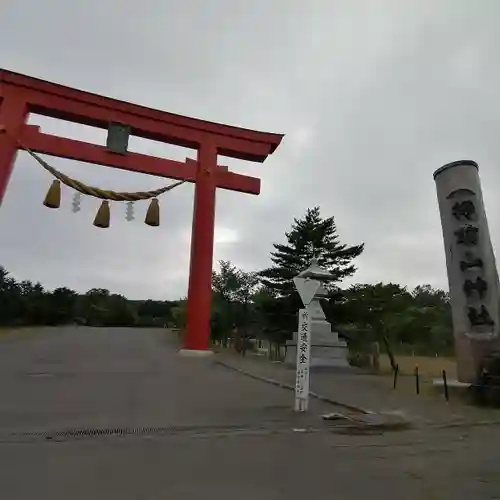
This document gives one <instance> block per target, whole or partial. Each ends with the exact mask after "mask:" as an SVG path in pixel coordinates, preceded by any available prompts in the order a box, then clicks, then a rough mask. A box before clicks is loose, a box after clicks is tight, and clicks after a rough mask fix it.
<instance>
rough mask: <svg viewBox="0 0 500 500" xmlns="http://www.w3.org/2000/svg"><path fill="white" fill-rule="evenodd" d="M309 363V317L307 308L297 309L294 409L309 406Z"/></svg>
mask: <svg viewBox="0 0 500 500" xmlns="http://www.w3.org/2000/svg"><path fill="white" fill-rule="evenodd" d="M310 364H311V319H310V316H309V311H308V310H307V309H300V311H299V328H298V330H297V373H296V378H295V411H300V412H303V411H307V409H308V406H309V371H310Z"/></svg>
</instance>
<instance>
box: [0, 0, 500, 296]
mask: <svg viewBox="0 0 500 500" xmlns="http://www.w3.org/2000/svg"><path fill="white" fill-rule="evenodd" d="M499 14H500V5H499V4H498V2H496V1H495V0H482V1H481V2H480V3H479V4H478V5H476V4H473V3H471V2H468V1H466V0H442V1H441V2H435V1H433V0H418V1H417V0H414V1H410V0H408V1H407V2H401V1H400V0H391V1H382V0H379V1H378V2H370V1H368V0H365V1H363V0H356V1H348V0H339V1H333V0H311V1H310V2H289V1H288V0H254V1H252V2H248V1H242V0H241V1H239V0H218V1H217V2H206V1H202V0H199V1H196V0H170V1H169V2H160V1H153V0H144V1H143V2H140V3H138V2H133V1H131V0H121V1H120V2H118V1H117V0H115V1H112V0H108V1H107V2H102V1H99V2H98V1H97V0H88V1H87V2H80V3H78V2H77V3H74V2H73V3H72V2H64V1H62V0H51V1H45V2H43V3H42V2H34V1H29V0H24V1H19V2H7V6H6V7H5V6H4V7H3V10H2V16H1V17H0V42H1V43H0V60H1V61H2V63H1V65H2V66H3V67H5V68H8V69H11V70H13V71H18V72H22V73H26V74H30V75H33V76H37V77H41V78H46V79H49V80H52V81H57V82H60V83H63V84H66V85H70V86H75V87H79V88H84V89H86V90H90V91H93V92H98V93H102V94H106V95H111V96H113V97H117V98H120V99H126V100H130V101H133V102H137V103H140V104H145V105H148V106H153V107H156V108H160V109H165V110H168V111H171V112H175V113H181V114H186V115H190V116H196V117H200V118H204V119H208V120H213V121H221V122H227V123H231V124H234V125H242V126H245V127H248V128H256V129H260V130H265V131H271V132H282V133H285V134H287V136H286V138H285V140H284V141H283V145H282V146H281V147H280V148H279V149H278V150H277V152H276V153H275V154H274V155H273V156H272V157H270V158H269V160H268V161H266V162H265V163H264V164H262V165H260V164H257V165H254V164H250V163H247V162H242V161H235V160H231V159H224V158H222V159H221V161H220V162H221V163H223V164H227V165H228V166H229V167H230V168H231V169H232V170H234V171H238V172H242V173H247V174H250V175H258V176H261V177H262V194H261V195H260V196H258V197H255V196H251V195H243V194H239V193H229V192H222V191H221V192H220V193H218V199H217V241H218V243H217V245H216V249H215V258H216V259H222V258H223V259H231V260H232V261H234V262H235V263H236V264H237V265H240V266H243V267H245V268H246V269H257V268H260V267H263V266H265V265H267V264H268V258H269V252H270V251H271V249H272V243H273V242H275V241H278V240H280V239H281V238H282V237H283V233H284V231H285V230H287V229H288V228H289V226H290V223H291V221H292V219H293V217H296V216H300V215H301V214H302V213H303V212H304V211H305V209H306V208H307V207H309V206H312V205H320V206H321V208H322V211H323V213H324V215H331V214H333V215H335V216H336V220H337V225H338V229H339V232H340V236H341V239H342V240H343V241H344V242H346V243H359V242H361V241H364V242H365V243H366V251H365V253H364V255H362V256H361V257H360V258H359V259H358V261H359V262H358V266H359V271H358V273H357V274H356V276H355V277H354V278H353V279H352V280H351V282H352V281H361V282H365V281H379V280H383V281H389V280H390V281H394V282H399V283H402V284H408V285H410V286H414V285H416V284H418V283H422V282H429V283H432V284H435V285H437V286H442V287H446V286H447V285H446V274H445V264H444V251H443V248H442V240H441V230H440V226H439V216H438V211H437V202H436V200H435V192H434V185H433V181H432V172H433V171H434V169H436V168H437V167H439V166H440V165H441V164H443V163H446V162H448V161H453V160H456V159H461V158H471V159H475V160H476V161H478V162H479V164H480V166H481V173H482V180H483V187H484V196H485V201H486V205H487V211H488V214H489V219H490V227H491V233H492V237H493V239H494V244H495V246H496V243H497V242H499V241H500V232H498V231H496V229H495V228H496V227H497V226H498V224H499V223H500V216H499V215H497V214H499V212H500V210H499V209H500V202H499V201H497V200H498V197H497V196H495V194H496V193H497V192H498V190H499V188H500V176H499V175H498V173H497V168H496V166H497V162H498V157H499V156H500V151H499V149H500V146H498V136H499V133H500V125H499V124H498V123H499V122H498V115H499V111H500V98H499V97H498V90H497V89H498V87H499V84H500V70H499V68H498V64H496V57H495V56H496V52H497V51H496V49H497V47H498V46H499V45H500V27H498V22H497V20H498V16H499ZM31 121H32V122H33V123H37V124H40V125H42V127H43V130H44V131H46V132H49V133H50V132H51V133H57V134H60V135H68V136H71V137H76V138H80V139H83V140H89V141H96V142H101V143H102V142H103V141H104V133H103V132H102V131H94V130H91V129H90V130H89V129H85V128H84V127H80V126H73V125H68V124H64V123H61V122H57V121H55V120H45V119H42V118H40V117H32V120H31ZM132 149H133V150H136V151H141V152H147V153H151V154H157V155H165V156H169V157H171V158H174V159H184V158H185V157H186V156H188V155H190V156H193V154H194V153H193V152H192V151H189V150H186V149H183V148H176V147H173V146H167V145H161V144H156V143H152V142H149V141H141V140H134V141H133V143H132ZM50 161H51V162H52V163H53V164H54V165H55V166H57V167H58V168H61V169H62V170H63V171H64V172H66V173H68V174H70V175H73V176H76V177H77V178H79V179H81V180H83V181H85V182H88V183H90V184H95V185H99V186H102V187H109V188H114V189H119V190H125V189H149V188H155V187H159V186H161V185H162V184H163V183H164V182H165V181H164V180H162V179H157V178H154V177H147V176H140V175H137V174H132V173H126V172H120V171H113V170H112V169H107V168H101V167H96V166H90V165H84V164H80V163H77V162H70V161H67V160H57V159H51V160H50ZM49 182H50V177H49V176H48V175H47V174H46V173H44V172H43V171H42V170H41V169H40V168H39V167H38V166H37V165H36V163H34V161H33V160H32V159H30V158H29V157H27V156H26V155H25V154H20V155H19V157H18V160H17V163H16V168H15V170H14V173H13V176H12V181H11V184H10V186H9V190H8V193H7V197H6V199H5V201H4V203H3V205H2V209H1V210H0V228H1V229H2V231H3V233H2V234H3V235H4V236H3V238H2V246H1V249H0V262H1V263H2V264H3V265H5V266H6V267H7V268H8V269H10V270H12V272H13V273H15V274H16V276H18V277H19V278H30V279H35V280H40V281H42V282H43V283H44V284H46V285H47V286H48V287H54V286H57V285H60V284H67V285H69V286H72V287H74V288H76V289H78V290H85V289H88V288H90V287H95V286H99V287H105V288H109V289H111V290H113V291H116V292H121V293H124V294H126V295H128V296H130V297H157V298H165V297H168V298H173V297H177V296H179V295H181V294H183V293H184V292H185V289H186V287H187V272H188V262H189V238H190V235H189V232H190V227H191V215H192V195H193V188H192V186H182V187H179V188H177V189H176V190H174V191H172V192H171V193H169V194H167V195H166V196H164V197H163V198H162V199H161V208H162V225H161V227H160V228H159V229H152V228H148V227H147V226H144V225H143V224H142V221H141V218H142V217H144V212H145V210H146V207H147V205H143V204H141V205H140V206H137V208H136V211H137V220H136V221H135V222H134V223H127V222H126V221H125V220H124V214H122V213H121V212H122V210H123V208H122V207H120V206H118V207H114V209H113V221H112V223H113V226H112V229H109V230H99V229H97V228H94V227H93V226H92V219H93V217H94V214H95V211H96V210H97V206H98V204H97V203H96V202H95V201H93V200H87V199H85V200H84V203H83V210H82V212H80V213H78V214H72V213H71V210H70V206H71V203H70V197H71V194H70V193H67V195H68V198H67V199H66V200H65V204H64V207H63V208H61V209H60V210H58V211H50V210H48V209H45V208H43V207H42V206H41V200H42V198H43V196H44V193H45V190H46V189H47V187H48V184H49ZM167 182H168V181H167Z"/></svg>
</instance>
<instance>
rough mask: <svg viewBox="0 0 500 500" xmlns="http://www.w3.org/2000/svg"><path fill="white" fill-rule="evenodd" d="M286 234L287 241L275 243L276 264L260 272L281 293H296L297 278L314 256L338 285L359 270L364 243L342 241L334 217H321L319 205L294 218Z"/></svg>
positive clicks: (280, 294) (284, 295)
mask: <svg viewBox="0 0 500 500" xmlns="http://www.w3.org/2000/svg"><path fill="white" fill-rule="evenodd" d="M285 237H286V240H287V243H285V244H283V243H275V244H274V245H273V246H274V251H273V252H272V253H271V261H272V262H273V265H272V266H271V267H270V268H268V269H265V270H263V271H261V272H260V273H259V277H260V279H261V282H262V284H263V285H265V286H266V287H267V288H269V289H271V290H274V291H275V292H276V293H277V294H278V296H281V297H286V296H290V295H291V294H293V293H294V286H293V281H292V280H293V278H294V277H295V276H297V274H298V273H299V272H300V271H302V270H304V269H305V268H306V267H307V266H309V264H310V263H311V259H312V258H313V257H317V258H318V260H319V265H320V266H322V267H324V268H325V269H327V270H328V271H330V272H331V273H332V274H333V276H334V277H335V280H333V281H332V283H331V285H334V284H335V283H336V282H340V281H341V280H343V279H344V278H347V277H348V276H352V275H353V274H354V273H355V272H356V267H355V266H354V265H353V263H352V261H353V259H354V258H356V257H358V256H359V255H361V253H362V252H363V249H364V244H360V245H352V246H348V245H345V244H341V243H340V241H339V236H338V234H337V227H336V224H335V219H334V217H327V218H323V217H321V214H320V208H319V207H314V208H310V209H308V210H307V212H306V214H305V216H304V217H303V218H301V219H294V222H293V224H292V227H291V230H290V231H288V232H286V233H285Z"/></svg>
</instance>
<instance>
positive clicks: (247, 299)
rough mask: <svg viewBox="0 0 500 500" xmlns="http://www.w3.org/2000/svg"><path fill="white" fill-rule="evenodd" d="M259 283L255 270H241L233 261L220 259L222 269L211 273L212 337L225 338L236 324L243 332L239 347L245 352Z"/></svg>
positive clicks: (215, 338)
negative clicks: (253, 300)
mask: <svg viewBox="0 0 500 500" xmlns="http://www.w3.org/2000/svg"><path fill="white" fill-rule="evenodd" d="M258 284H259V278H258V276H257V274H256V273H254V272H247V271H243V270H242V269H238V268H237V267H236V266H234V265H233V264H232V263H231V262H230V261H224V260H221V261H219V271H214V272H213V273H212V289H213V292H214V296H213V299H212V320H211V330H212V331H211V334H212V339H213V340H223V341H224V339H225V338H227V336H228V335H229V334H230V333H231V331H232V330H233V327H237V331H238V332H239V335H241V338H239V339H238V346H239V347H240V346H243V348H242V351H243V352H244V351H245V349H244V346H245V345H246V341H245V340H244V339H245V338H246V337H248V336H249V335H250V329H251V326H252V323H253V317H254V308H253V302H252V297H253V295H254V293H255V291H256V289H257V286H258ZM239 347H238V348H239Z"/></svg>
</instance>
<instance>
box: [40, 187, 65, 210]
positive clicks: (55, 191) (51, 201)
mask: <svg viewBox="0 0 500 500" xmlns="http://www.w3.org/2000/svg"><path fill="white" fill-rule="evenodd" d="M43 204H44V205H45V206H46V207H49V208H59V207H60V206H61V183H60V182H59V181H52V184H51V185H50V187H49V190H48V191H47V194H46V195H45V200H43Z"/></svg>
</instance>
